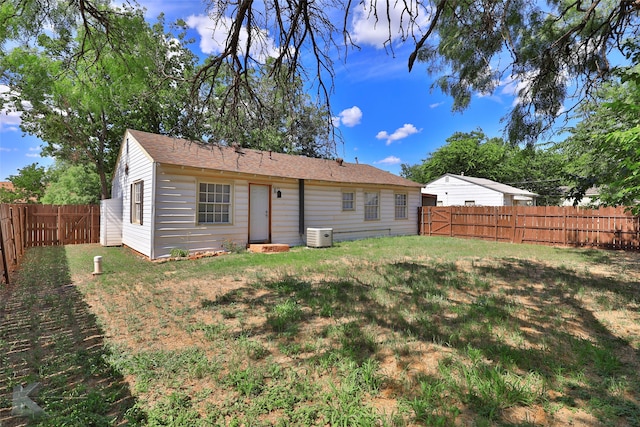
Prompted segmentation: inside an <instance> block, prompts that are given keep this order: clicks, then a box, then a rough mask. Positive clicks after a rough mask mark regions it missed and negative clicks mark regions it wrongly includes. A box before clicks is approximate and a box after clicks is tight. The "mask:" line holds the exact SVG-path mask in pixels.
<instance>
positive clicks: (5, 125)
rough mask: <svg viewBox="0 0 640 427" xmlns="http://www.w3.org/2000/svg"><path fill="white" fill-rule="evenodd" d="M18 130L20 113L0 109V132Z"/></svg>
mask: <svg viewBox="0 0 640 427" xmlns="http://www.w3.org/2000/svg"><path fill="white" fill-rule="evenodd" d="M19 130H20V113H19V112H17V111H6V110H2V111H0V132H18V131H19Z"/></svg>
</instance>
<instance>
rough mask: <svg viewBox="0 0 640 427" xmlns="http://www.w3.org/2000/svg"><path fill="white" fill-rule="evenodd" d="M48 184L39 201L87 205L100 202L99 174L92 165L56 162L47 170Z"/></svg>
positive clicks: (54, 203)
mask: <svg viewBox="0 0 640 427" xmlns="http://www.w3.org/2000/svg"><path fill="white" fill-rule="evenodd" d="M47 174H48V177H49V184H48V185H47V188H46V190H45V191H44V195H43V196H42V198H41V199H40V202H41V203H44V204H49V205H87V204H97V203H99V202H100V176H99V175H98V173H97V172H96V168H95V166H94V165H87V164H77V165H68V164H65V163H61V164H56V165H54V167H52V168H50V169H49V170H48V172H47Z"/></svg>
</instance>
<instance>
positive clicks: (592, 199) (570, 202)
mask: <svg viewBox="0 0 640 427" xmlns="http://www.w3.org/2000/svg"><path fill="white" fill-rule="evenodd" d="M569 190H570V188H569V187H567V186H563V187H560V191H562V194H565V195H567V196H566V197H564V198H563V199H562V202H561V206H579V207H585V208H587V207H597V206H599V205H600V200H598V197H599V196H600V189H599V188H597V187H590V188H587V190H586V191H585V193H584V196H582V199H581V200H580V201H579V202H578V203H577V204H574V203H575V198H573V197H571V196H569V195H568V194H569Z"/></svg>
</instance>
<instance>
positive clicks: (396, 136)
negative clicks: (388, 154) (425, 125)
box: [376, 123, 422, 145]
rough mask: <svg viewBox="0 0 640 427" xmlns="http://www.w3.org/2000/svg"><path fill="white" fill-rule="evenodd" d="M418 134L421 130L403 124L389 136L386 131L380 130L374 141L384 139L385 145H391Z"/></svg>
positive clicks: (408, 124)
mask: <svg viewBox="0 0 640 427" xmlns="http://www.w3.org/2000/svg"><path fill="white" fill-rule="evenodd" d="M419 132H422V129H417V128H416V127H415V126H414V125H412V124H410V123H405V124H404V126H402V127H401V128H398V129H396V130H395V132H393V133H392V134H389V133H388V132H387V131H386V130H381V131H380V132H378V134H377V135H376V139H384V140H386V141H385V144H386V145H391V144H392V143H394V142H395V141H399V140H401V139H404V138H407V137H409V136H411V135H413V134H415V133H419Z"/></svg>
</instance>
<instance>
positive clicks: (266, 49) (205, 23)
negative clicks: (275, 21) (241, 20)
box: [185, 15, 278, 61]
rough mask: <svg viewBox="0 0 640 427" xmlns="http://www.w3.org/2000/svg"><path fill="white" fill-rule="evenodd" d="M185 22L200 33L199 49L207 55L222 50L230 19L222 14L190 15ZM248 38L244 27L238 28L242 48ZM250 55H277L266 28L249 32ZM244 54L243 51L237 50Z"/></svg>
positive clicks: (261, 59)
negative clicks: (213, 17) (215, 16)
mask: <svg viewBox="0 0 640 427" xmlns="http://www.w3.org/2000/svg"><path fill="white" fill-rule="evenodd" d="M185 22H186V24H187V25H188V26H189V27H190V28H193V29H195V30H196V31H197V32H198V34H199V35H200V50H201V51H202V52H203V53H206V54H208V55H211V54H217V53H220V52H222V50H223V49H224V46H225V44H226V41H227V37H228V35H229V31H230V30H231V24H232V20H231V18H229V17H226V16H223V17H219V18H216V19H212V18H210V17H209V16H206V15H191V16H189V17H188V18H187V19H186V20H185ZM248 39H249V37H248V33H247V30H246V28H244V27H243V28H242V29H241V30H240V40H239V47H240V49H243V48H244V47H245V46H246V43H247V40H248ZM251 44H252V46H251V48H252V49H253V50H252V52H250V53H251V55H252V56H253V57H254V58H256V59H257V60H259V61H264V60H265V59H266V58H268V57H271V56H277V54H278V49H277V48H276V47H275V42H274V40H273V39H272V38H271V37H269V33H268V31H266V30H260V29H254V30H253V34H251ZM239 53H240V54H241V55H244V54H245V52H244V51H241V52H239Z"/></svg>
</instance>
